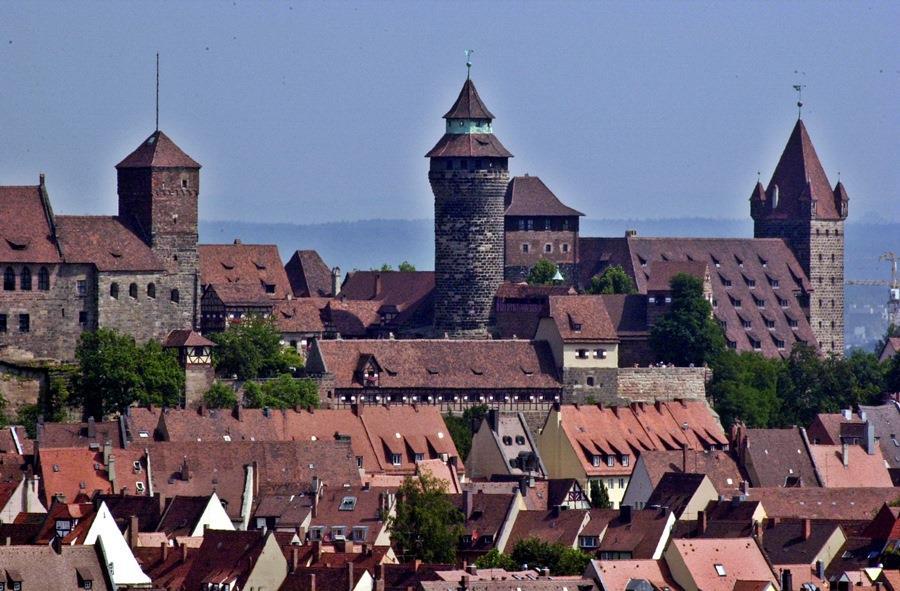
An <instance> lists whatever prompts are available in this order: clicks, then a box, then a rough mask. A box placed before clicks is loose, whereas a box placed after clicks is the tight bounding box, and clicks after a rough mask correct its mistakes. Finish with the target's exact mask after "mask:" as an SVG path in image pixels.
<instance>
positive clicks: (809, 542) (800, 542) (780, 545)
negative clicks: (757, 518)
mask: <svg viewBox="0 0 900 591" xmlns="http://www.w3.org/2000/svg"><path fill="white" fill-rule="evenodd" d="M838 527H840V526H839V525H837V524H836V523H835V522H833V521H817V520H811V521H810V536H809V538H808V539H803V521H802V520H800V519H796V520H790V521H787V520H785V521H778V522H777V523H775V522H774V520H769V521H768V522H767V523H766V528H765V530H764V531H763V532H762V535H761V536H760V538H762V546H763V550H765V552H766V555H767V556H768V557H769V560H771V561H772V564H812V563H813V562H815V560H816V557H817V556H818V555H819V553H820V552H821V551H822V548H823V546H824V545H825V543H826V542H827V541H828V539H829V538H830V537H831V536H832V534H834V530H835V529H837V528H838Z"/></svg>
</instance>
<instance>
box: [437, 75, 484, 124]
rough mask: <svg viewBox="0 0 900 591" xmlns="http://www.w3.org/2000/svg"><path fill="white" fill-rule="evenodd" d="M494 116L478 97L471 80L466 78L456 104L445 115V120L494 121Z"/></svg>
mask: <svg viewBox="0 0 900 591" xmlns="http://www.w3.org/2000/svg"><path fill="white" fill-rule="evenodd" d="M493 118H494V115H493V114H492V113H491V112H490V111H488V109H487V107H485V106H484V103H483V102H482V101H481V97H480V96H478V90H477V89H476V88H475V83H474V82H472V79H471V78H466V82H465V84H463V87H462V90H460V91H459V96H458V97H457V98H456V102H455V103H453V106H452V107H450V110H449V111H447V113H446V114H445V115H444V119H493Z"/></svg>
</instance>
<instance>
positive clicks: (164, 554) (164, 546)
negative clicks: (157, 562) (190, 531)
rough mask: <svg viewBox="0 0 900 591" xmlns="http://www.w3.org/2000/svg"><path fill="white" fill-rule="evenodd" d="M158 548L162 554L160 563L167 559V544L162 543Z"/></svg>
mask: <svg viewBox="0 0 900 591" xmlns="http://www.w3.org/2000/svg"><path fill="white" fill-rule="evenodd" d="M159 546H160V550H161V554H162V561H163V562H165V561H166V560H168V558H169V542H162V543H160V545H159Z"/></svg>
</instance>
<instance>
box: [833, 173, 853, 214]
mask: <svg viewBox="0 0 900 591" xmlns="http://www.w3.org/2000/svg"><path fill="white" fill-rule="evenodd" d="M849 201H850V196H849V195H847V189H845V188H844V183H842V182H841V181H838V184H837V185H835V187H834V205H835V207H836V208H837V210H838V213H840V214H841V219H846V218H847V205H848V203H849Z"/></svg>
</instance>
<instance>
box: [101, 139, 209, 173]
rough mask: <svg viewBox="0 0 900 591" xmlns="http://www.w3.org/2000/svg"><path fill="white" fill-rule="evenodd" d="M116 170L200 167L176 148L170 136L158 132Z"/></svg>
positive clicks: (126, 158)
mask: <svg viewBox="0 0 900 591" xmlns="http://www.w3.org/2000/svg"><path fill="white" fill-rule="evenodd" d="M116 168H200V165H199V164H197V162H196V161H194V159H193V158H191V157H190V156H188V155H187V154H185V153H184V152H183V151H182V150H181V148H179V147H178V146H176V145H175V142H173V141H172V140H171V139H169V136H167V135H166V134H164V133H163V132H161V131H158V130H157V131H154V132H153V133H151V134H150V137H148V138H147V139H146V140H144V141H143V142H142V143H141V145H140V146H138V147H137V149H135V150H134V152H132V153H131V154H129V155H128V156H126V157H125V159H124V160H122V161H121V162H119V163H118V164H117V165H116Z"/></svg>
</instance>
